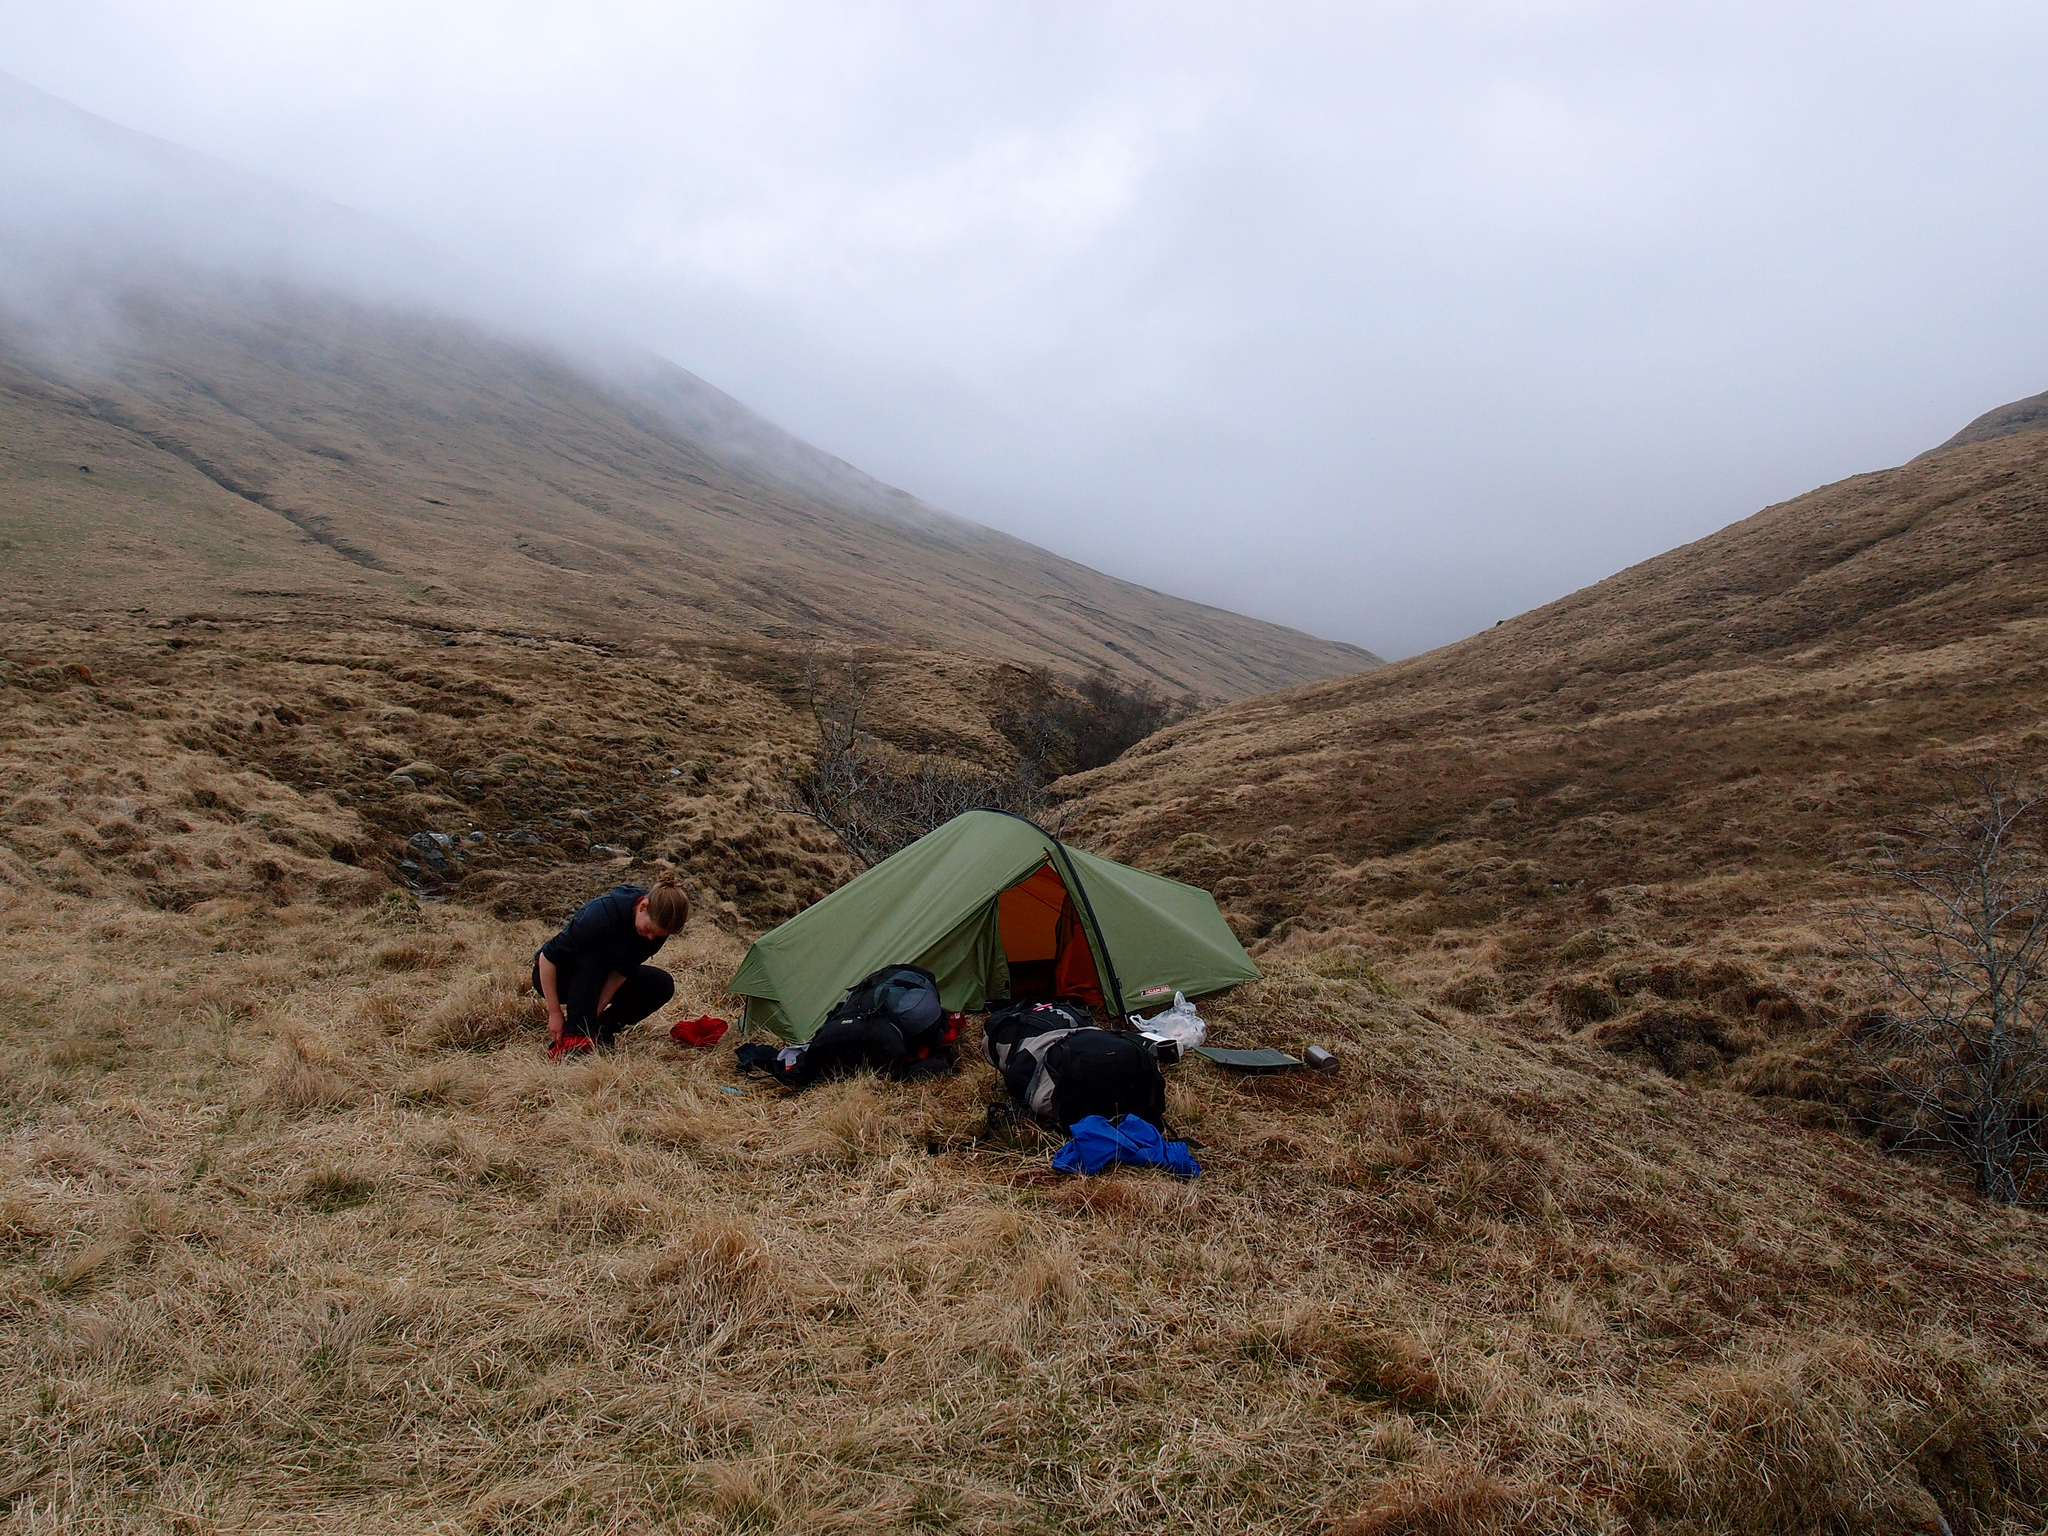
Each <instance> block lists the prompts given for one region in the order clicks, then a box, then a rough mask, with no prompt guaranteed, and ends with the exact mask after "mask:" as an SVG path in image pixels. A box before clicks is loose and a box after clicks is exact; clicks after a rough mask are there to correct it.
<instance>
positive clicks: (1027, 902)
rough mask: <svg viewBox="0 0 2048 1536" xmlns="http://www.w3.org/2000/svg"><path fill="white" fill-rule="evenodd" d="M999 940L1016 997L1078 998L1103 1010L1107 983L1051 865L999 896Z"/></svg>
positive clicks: (1064, 886) (997, 934)
mask: <svg viewBox="0 0 2048 1536" xmlns="http://www.w3.org/2000/svg"><path fill="white" fill-rule="evenodd" d="M996 936H997V938H998V939H1000V941H1001V942H1002V946H1003V958H1004V959H1005V960H1006V961H1008V962H1009V967H1010V996H1012V997H1078V998H1080V999H1081V1000H1082V1001H1084V1002H1086V1003H1087V1004H1089V1006H1091V1007H1094V1008H1100V1007H1102V1006H1103V1001H1102V982H1101V980H1100V978H1099V977H1098V976H1097V975H1096V971H1095V956H1094V955H1093V954H1092V953H1090V951H1089V948H1088V935H1087V934H1086V933H1085V932H1084V931H1083V930H1082V927H1081V922H1080V919H1079V917H1078V916H1077V915H1076V913H1075V910H1074V901H1073V898H1072V897H1071V896H1070V895H1069V894H1068V892H1067V886H1066V882H1065V881H1063V880H1061V879H1060V877H1059V872H1058V871H1057V870H1055V869H1054V868H1053V867H1052V864H1051V863H1050V862H1047V863H1044V864H1041V865H1039V866H1038V868H1037V869H1035V870H1033V871H1032V872H1031V873H1030V874H1029V875H1027V876H1025V877H1024V878H1023V879H1022V880H1020V881H1018V882H1017V883H1016V884H1015V885H1013V886H1011V887H1010V888H1009V889H1008V890H1006V891H1004V892H1003V893H1002V895H1000V896H999V897H997V898H996Z"/></svg>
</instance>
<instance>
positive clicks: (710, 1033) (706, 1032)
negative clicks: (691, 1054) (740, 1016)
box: [668, 1013, 732, 1051]
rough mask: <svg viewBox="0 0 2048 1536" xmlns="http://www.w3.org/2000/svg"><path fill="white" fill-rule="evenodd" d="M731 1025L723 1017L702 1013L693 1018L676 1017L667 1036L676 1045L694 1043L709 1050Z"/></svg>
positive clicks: (700, 1048) (701, 1048)
mask: <svg viewBox="0 0 2048 1536" xmlns="http://www.w3.org/2000/svg"><path fill="white" fill-rule="evenodd" d="M731 1027H732V1026H731V1025H729V1024H727V1023H726V1022H725V1020H723V1019H717V1018H713V1017H712V1016H711V1015H710V1014H708V1013H707V1014H703V1015H701V1016H700V1017H698V1018H694V1019H677V1020H676V1021H675V1023H673V1024H671V1025H670V1026H669V1028H668V1037H669V1038H670V1039H671V1040H673V1041H675V1043H676V1044H677V1045H694V1046H696V1047H697V1048H698V1049H699V1050H707V1051H708V1050H710V1049H711V1047H712V1046H714V1045H716V1044H718V1042H719V1041H720V1040H722V1039H724V1038H725V1032H726V1031H727V1030H728V1029H730V1028H731Z"/></svg>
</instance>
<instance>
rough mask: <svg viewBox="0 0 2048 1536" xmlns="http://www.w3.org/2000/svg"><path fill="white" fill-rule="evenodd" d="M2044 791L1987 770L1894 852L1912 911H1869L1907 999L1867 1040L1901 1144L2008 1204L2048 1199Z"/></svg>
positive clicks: (1883, 960)
mask: <svg viewBox="0 0 2048 1536" xmlns="http://www.w3.org/2000/svg"><path fill="white" fill-rule="evenodd" d="M2044 821H2048V812H2044V802H2043V801H2042V799H2041V797H2040V796H2038V795H2036V794H2032V793H2029V792H2026V791H2023V790H2021V789H2019V788H2018V787H2016V786H2015V785H2014V784H2013V783H2012V781H2010V780H2009V779H2006V778H2002V777H1997V776H1992V775H1986V776H1983V777H1980V778H1979V779H1977V780H1975V781H1974V783H1973V785H1972V786H1970V787H1969V788H1968V789H1966V790H1959V791H1958V792H1956V793H1955V794H1954V795H1953V796H1952V798H1951V800H1950V803H1949V804H1948V805H1946V806H1943V807H1941V808H1940V809H1938V810H1936V811H1935V812H1934V813H1932V815H1931V817H1930V822H1929V825H1928V827H1927V829H1926V831H1925V833H1924V835H1923V836H1922V837H1921V838H1920V839H1919V841H1918V842H1917V844H1915V845H1913V846H1912V847H1910V848H1909V849H1908V850H1907V851H1905V852H1901V851H1899V850H1898V849H1897V848H1896V847H1894V848H1891V849H1890V850H1889V851H1888V854H1887V863H1886V867H1885V868H1884V870H1883V873H1884V874H1886V875H1887V876H1888V877H1889V879H1890V880H1891V881H1892V882H1893V883H1894V884H1895V885H1897V886H1898V887H1901V888H1902V891H1903V894H1904V897H1905V901H1904V904H1903V905H1902V906H1901V907H1898V908H1891V907H1876V906H1872V907H1866V908H1863V909H1862V910H1860V911H1859V912H1858V914H1857V917H1858V921H1859V923H1860V926H1861V928H1862V933H1863V942H1862V944H1861V946H1860V948H1861V952H1862V954H1863V956H1864V958H1865V959H1866V960H1867V961H1869V962H1870V963H1871V964H1872V965H1873V966H1874V967H1875V968H1876V970H1877V971H1878V973H1879V975H1880V976H1881V977H1882V978H1883V980H1884V983H1885V985H1886V990H1887V991H1888V993H1889V994H1890V999H1891V1002H1892V1004H1893V1006H1892V1007H1891V1008H1889V1009H1888V1010H1886V1011H1885V1012H1883V1013H1882V1014H1881V1015H1879V1017H1878V1018H1877V1020H1876V1022H1875V1023H1874V1024H1872V1025H1871V1027H1869V1028H1868V1029H1866V1030H1864V1031H1862V1032H1861V1034H1860V1035H1859V1036H1858V1039H1857V1045H1858V1048H1859V1049H1860V1050H1861V1051H1862V1052H1863V1054H1864V1057H1865V1059H1866V1061H1867V1062H1869V1064H1870V1065H1871V1066H1872V1068H1873V1069H1874V1070H1875V1071H1876V1073H1877V1074H1878V1076H1879V1077H1880V1078H1881V1080H1882V1081H1883V1082H1884V1084H1885V1085H1886V1087H1887V1089H1888V1090H1889V1091H1890V1093H1891V1095H1892V1098H1893V1102H1894V1104H1895V1105H1896V1106H1897V1113H1896V1117H1895V1124H1894V1126H1893V1127H1892V1128H1893V1129H1894V1131H1895V1132H1896V1133H1897V1134H1898V1137H1899V1140H1900V1142H1901V1144H1903V1145H1907V1146H1920V1147H1939V1148H1945V1149H1948V1150H1951V1151H1954V1152H1956V1153H1959V1154H1960V1155H1961V1156H1962V1157H1963V1159H1964V1161H1965V1162H1966V1163H1967V1164H1968V1166H1969V1169H1970V1173H1971V1176H1972V1178H1973V1179H1974V1180H1975V1181H1976V1185H1977V1189H1978V1191H1979V1192H1980V1193H1981V1194H1983V1195H1984V1196H1985V1197H1987V1198H1988V1199H1992V1200H1997V1201H2000V1202H2003V1203H2006V1204H2012V1203H2028V1204H2032V1203H2037V1202H2040V1201H2041V1200H2042V1198H2043V1196H2044V1194H2048V987H2044V985H2043V983H2044V980H2048V978H2044V974H2043V959H2044V956H2048V858H2044V856H2043V854H2044V845H2043V824H2044Z"/></svg>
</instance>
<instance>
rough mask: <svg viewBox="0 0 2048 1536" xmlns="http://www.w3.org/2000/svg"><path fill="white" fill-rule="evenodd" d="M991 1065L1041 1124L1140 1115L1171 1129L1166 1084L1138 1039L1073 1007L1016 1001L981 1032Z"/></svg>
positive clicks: (1069, 1127)
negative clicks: (1099, 1023) (1102, 1026)
mask: <svg viewBox="0 0 2048 1536" xmlns="http://www.w3.org/2000/svg"><path fill="white" fill-rule="evenodd" d="M982 1038H983V1042H984V1044H985V1045H986V1047H987V1050H988V1059H989V1061H990V1063H991V1064H992V1065H994V1067H995V1069H996V1071H997V1072H998V1073H999V1074H1000V1075H1001V1077H1002V1079H1003V1086H1004V1088H1006V1089H1007V1090H1008V1091H1009V1094H1010V1097H1011V1098H1012V1099H1014V1100H1016V1102H1017V1103H1019V1104H1020V1105H1022V1106H1023V1107H1024V1108H1025V1109H1026V1110H1028V1111H1030V1113H1032V1114H1033V1115H1035V1116H1037V1117H1038V1118H1039V1119H1041V1120H1047V1121H1051V1122H1052V1123H1054V1124H1056V1125H1058V1126H1059V1127H1060V1128H1061V1129H1063V1130H1072V1129H1073V1125H1074V1122H1075V1121H1076V1120H1080V1119H1084V1118H1086V1117H1087V1116H1089V1115H1101V1116H1103V1117H1104V1118H1105V1119H1114V1118H1115V1117H1116V1116H1118V1115H1126V1114H1129V1115H1136V1116H1138V1117H1139V1118H1140V1119H1143V1120H1149V1121H1151V1122H1152V1124H1153V1125H1155V1126H1164V1125H1165V1123H1166V1079H1165V1078H1164V1077H1162V1076H1161V1075H1160V1072H1159V1061H1158V1059H1157V1058H1156V1057H1155V1056H1154V1055H1153V1054H1152V1050H1151V1047H1149V1046H1148V1045H1146V1043H1145V1042H1144V1041H1143V1040H1141V1039H1139V1038H1138V1037H1137V1036H1136V1035H1131V1034H1124V1033H1122V1032H1120V1031H1118V1030H1113V1029H1097V1028H1096V1027H1095V1026H1094V1023H1093V1021H1092V1019H1091V1018H1090V1017H1089V1015H1088V1013H1087V1011H1086V1010H1085V1009H1084V1008H1082V1007H1080V1006H1079V1005H1078V1004H1072V1003H1016V1004H1012V1005H1010V1006H1009V1007H1007V1008H1000V1009H998V1010H996V1012H994V1013H992V1014H990V1015H989V1018H988V1023H987V1024H986V1025H984V1026H983V1030H982Z"/></svg>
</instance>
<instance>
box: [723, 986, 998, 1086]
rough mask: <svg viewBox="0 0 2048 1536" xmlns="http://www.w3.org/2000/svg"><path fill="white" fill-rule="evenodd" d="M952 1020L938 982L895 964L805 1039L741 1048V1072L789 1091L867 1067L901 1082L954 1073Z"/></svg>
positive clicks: (852, 993) (850, 994) (853, 991)
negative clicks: (761, 1076)
mask: <svg viewBox="0 0 2048 1536" xmlns="http://www.w3.org/2000/svg"><path fill="white" fill-rule="evenodd" d="M954 1028H957V1025H955V1024H954V1023H953V1016H952V1015H949V1014H948V1013H947V1012H946V1010H945V1007H944V1005H943V1004H942V1003H941V1002H940V1000H939V984H938V979H937V978H936V977H934V976H933V975H932V973H931V972H930V971H927V970H925V969H923V968H922V967H919V966H914V965H890V966H884V967H883V968H882V969H881V970H879V971H875V972H873V973H872V974H870V975H868V976H866V977H864V978H862V979H861V980H860V981H858V982H856V983H855V984H854V985H853V986H852V987H851V988H849V989H848V991H847V994H846V996H845V997H844V998H843V999H842V1000H841V1001H840V1003H839V1005H838V1006H837V1007H836V1008H834V1009H833V1010H832V1012H831V1013H830V1015H828V1016H827V1018H826V1020H825V1022H824V1023H823V1024H822V1025H820V1026H819V1028H818V1032H817V1033H816V1034H814V1035H813V1036H811V1038H810V1039H809V1040H807V1041H799V1042H797V1043H796V1044H793V1045H787V1046H784V1047H782V1048H781V1049H779V1050H778V1049H777V1048H776V1047H774V1046H772V1045H743V1046H741V1047H740V1048H739V1051H738V1056H739V1063H740V1066H741V1067H743V1068H744V1069H746V1070H748V1071H757V1072H765V1073H767V1074H768V1075H769V1076H770V1077H772V1078H774V1079H775V1080H776V1081H778V1082H780V1083H783V1084H785V1085H787V1086H789V1087H791V1088H806V1087H809V1086H810V1085H811V1084H812V1083H816V1082H822V1081H824V1080H826V1079H828V1078H835V1077H850V1076H852V1075H853V1074H854V1073H855V1072H858V1071H860V1070H861V1068H863V1067H866V1068H869V1069H871V1070H873V1071H876V1072H880V1073H882V1074H884V1075H885V1076H888V1077H893V1078H896V1079H898V1080H902V1079H906V1078H912V1077H929V1076H932V1075H934V1074H937V1073H941V1072H951V1071H952V1070H953V1069H954V1065H955V1063H954V1060H953V1052H952V1050H951V1049H950V1043H951V1038H952V1033H953V1029H954Z"/></svg>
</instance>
